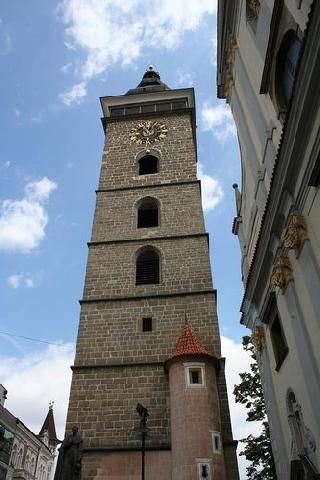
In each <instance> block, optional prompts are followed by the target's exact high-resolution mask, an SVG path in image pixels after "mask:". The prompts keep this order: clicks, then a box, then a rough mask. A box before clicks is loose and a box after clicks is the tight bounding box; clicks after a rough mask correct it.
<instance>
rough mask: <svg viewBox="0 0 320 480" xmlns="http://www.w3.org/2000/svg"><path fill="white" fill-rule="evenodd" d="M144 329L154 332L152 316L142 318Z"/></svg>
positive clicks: (144, 330)
mask: <svg viewBox="0 0 320 480" xmlns="http://www.w3.org/2000/svg"><path fill="white" fill-rule="evenodd" d="M142 331H143V332H152V318H151V317H144V318H143V319H142Z"/></svg>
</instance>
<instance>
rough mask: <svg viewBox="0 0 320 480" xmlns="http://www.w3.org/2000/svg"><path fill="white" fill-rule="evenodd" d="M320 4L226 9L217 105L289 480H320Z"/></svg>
mask: <svg viewBox="0 0 320 480" xmlns="http://www.w3.org/2000/svg"><path fill="white" fill-rule="evenodd" d="M319 31H320V2H318V1H313V2H312V1H311V0H299V1H298V0H260V1H258V0H255V1H253V0H247V1H245V0H241V1H239V2H234V1H231V0H219V2H218V71H217V84H218V97H219V98H224V99H226V101H227V103H229V104H230V107H231V110H232V113H233V117H234V120H235V123H236V126H237V132H238V139H239V145H240V152H241V162H242V185H241V191H240V190H239V188H238V186H237V185H234V188H235V194H236V217H235V219H234V224H233V233H234V234H235V235H237V236H238V239H239V243H240V248H241V253H242V263H241V269H242V278H243V282H244V287H245V293H244V298H243V302H242V305H241V312H242V318H241V323H243V324H244V325H246V326H247V327H249V328H250V329H251V330H252V334H253V341H254V344H255V346H256V352H257V360H258V364H259V368H260V373H261V378H262V384H263V389H264V394H265V399H266V406H267V411H268V418H269V422H270V431H271V440H272V448H273V453H274V459H275V463H276V468H277V474H278V478H279V479H285V480H287V479H305V478H308V479H309V478H320V477H319V467H320V451H319V449H320V445H319V442H320V409H319V398H320V349H319V345H320V295H319V289H320V221H319V219H320V190H319V184H320V150H319V149H320V133H319V120H320V110H319V102H320V82H319V76H320V56H319V47H320V36H319Z"/></svg>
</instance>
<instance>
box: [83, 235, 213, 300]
mask: <svg viewBox="0 0 320 480" xmlns="http://www.w3.org/2000/svg"><path fill="white" fill-rule="evenodd" d="M145 246H151V247H154V248H156V249H157V251H158V252H159V253H160V284H154V285H136V277H135V275H136V257H137V255H138V253H139V251H140V249H141V248H142V247H145ZM211 287H212V282H211V271H210V264H209V257H208V242H207V237H206V236H201V237H189V238H180V239H169V240H157V241H156V240H154V241H151V240H150V241H148V242H146V241H141V242H128V243H122V242H121V243H111V244H99V245H92V246H91V247H90V249H89V255H88V263H87V272H86V281H85V287H84V298H85V299H90V298H99V297H100V298H105V297H108V298H109V297H113V296H118V297H119V296H127V295H132V296H137V295H142V294H151V293H154V292H157V293H164V292H171V293H173V292H181V291H182V292H183V291H193V290H199V289H210V288H211Z"/></svg>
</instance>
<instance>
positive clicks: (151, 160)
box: [139, 155, 159, 175]
mask: <svg viewBox="0 0 320 480" xmlns="http://www.w3.org/2000/svg"><path fill="white" fill-rule="evenodd" d="M158 171H159V165H158V159H157V157H155V156H154V155H145V156H144V157H142V158H140V160H139V175H148V174H152V173H158Z"/></svg>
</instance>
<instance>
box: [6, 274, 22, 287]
mask: <svg viewBox="0 0 320 480" xmlns="http://www.w3.org/2000/svg"><path fill="white" fill-rule="evenodd" d="M22 277H23V275H22V274H21V273H20V274H17V273H14V274H13V275H10V277H8V278H7V282H8V284H9V285H10V287H12V288H18V287H20V285H21V280H22Z"/></svg>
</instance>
